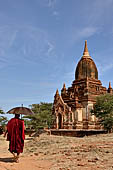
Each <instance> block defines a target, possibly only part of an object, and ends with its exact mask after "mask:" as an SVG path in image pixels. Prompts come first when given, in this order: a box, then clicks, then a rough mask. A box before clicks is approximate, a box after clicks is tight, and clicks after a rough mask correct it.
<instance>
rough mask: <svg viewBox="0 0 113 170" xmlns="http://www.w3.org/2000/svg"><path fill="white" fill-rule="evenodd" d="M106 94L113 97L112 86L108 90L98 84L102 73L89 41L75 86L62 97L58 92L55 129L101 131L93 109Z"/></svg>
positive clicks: (55, 99)
mask: <svg viewBox="0 0 113 170" xmlns="http://www.w3.org/2000/svg"><path fill="white" fill-rule="evenodd" d="M106 93H113V89H112V87H111V84H110V83H109V87H108V89H107V88H106V87H103V86H102V83H101V81H100V80H98V70H97V67H96V65H95V63H94V61H93V59H92V58H91V56H90V55H89V52H88V47H87V41H85V47H84V52H83V56H82V57H81V59H80V61H79V62H78V64H77V67H76V70H75V80H74V81H73V82H72V86H71V87H68V88H66V85H65V84H64V85H63V88H62V89H61V94H59V91H58V89H57V90H56V94H55V96H54V104H53V114H54V115H55V122H54V129H57V130H59V129H76V130H77V129H78V130H81V129H84V130H85V129H86V130H88V129H90V130H92V129H93V130H94V129H101V126H100V124H99V122H98V120H97V118H96V117H95V116H94V115H91V109H92V108H93V105H94V103H95V102H96V97H97V96H99V95H102V94H106Z"/></svg>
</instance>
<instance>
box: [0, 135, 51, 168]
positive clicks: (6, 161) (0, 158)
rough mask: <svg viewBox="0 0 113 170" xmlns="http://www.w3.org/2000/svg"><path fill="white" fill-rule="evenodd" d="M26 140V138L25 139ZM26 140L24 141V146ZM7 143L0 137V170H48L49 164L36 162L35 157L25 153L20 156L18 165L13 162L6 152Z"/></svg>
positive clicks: (10, 155)
mask: <svg viewBox="0 0 113 170" xmlns="http://www.w3.org/2000/svg"><path fill="white" fill-rule="evenodd" d="M27 139H28V138H27ZM27 142H28V140H26V141H25V146H26V143H27ZM8 143H9V142H8V141H6V139H4V138H3V136H0V170H38V169H39V170H44V169H47V170H48V169H50V167H51V163H50V162H49V161H44V162H43V161H40V160H37V156H35V155H32V154H31V153H28V152H27V153H26V151H27V148H26V147H25V149H24V150H25V152H24V153H23V154H21V156H20V160H19V163H16V162H14V161H13V159H12V158H13V156H12V154H11V153H10V152H9V151H8Z"/></svg>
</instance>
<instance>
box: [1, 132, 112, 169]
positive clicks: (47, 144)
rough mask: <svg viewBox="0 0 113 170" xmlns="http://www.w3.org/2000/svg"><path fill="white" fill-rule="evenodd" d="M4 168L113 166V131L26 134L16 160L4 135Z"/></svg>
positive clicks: (2, 152) (2, 142) (2, 166)
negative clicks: (73, 134)
mask: <svg viewBox="0 0 113 170" xmlns="http://www.w3.org/2000/svg"><path fill="white" fill-rule="evenodd" d="M0 170H113V134H102V135H97V136H96V135H95V136H89V137H84V138H76V137H62V136H52V135H51V136H49V135H47V134H46V133H44V134H41V135H40V137H35V138H30V137H28V136H26V140H25V148H24V153H23V154H21V156H20V160H19V163H15V162H13V159H12V155H11V154H10V153H9V152H8V141H6V139H4V138H3V136H0Z"/></svg>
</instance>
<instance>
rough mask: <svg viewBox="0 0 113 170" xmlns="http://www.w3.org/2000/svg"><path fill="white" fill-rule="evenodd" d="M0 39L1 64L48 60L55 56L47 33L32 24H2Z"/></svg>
mask: <svg viewBox="0 0 113 170" xmlns="http://www.w3.org/2000/svg"><path fill="white" fill-rule="evenodd" d="M0 40H1V41H0V62H1V63H2V65H3V66H5V64H6V65H8V64H11V65H12V64H13V63H14V64H15V63H19V62H21V60H23V61H24V60H25V61H28V62H29V61H30V62H31V61H32V63H33V62H34V63H36V62H38V61H40V62H48V61H49V59H50V58H51V57H54V56H55V47H54V45H53V43H52V41H51V40H50V39H49V37H48V34H47V33H46V32H45V31H44V30H40V29H39V28H36V27H33V26H28V25H26V26H13V25H12V26H10V25H9V26H2V27H0ZM0 67H2V66H0Z"/></svg>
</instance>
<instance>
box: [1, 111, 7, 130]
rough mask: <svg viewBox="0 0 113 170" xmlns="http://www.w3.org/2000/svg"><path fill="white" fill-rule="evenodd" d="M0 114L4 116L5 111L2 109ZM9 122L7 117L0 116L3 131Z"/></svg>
mask: <svg viewBox="0 0 113 170" xmlns="http://www.w3.org/2000/svg"><path fill="white" fill-rule="evenodd" d="M0 114H1V115H3V114H4V111H3V110H2V109H0ZM7 122H8V120H7V117H5V116H0V127H1V128H0V129H1V130H4V128H5V126H6V124H7Z"/></svg>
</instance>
